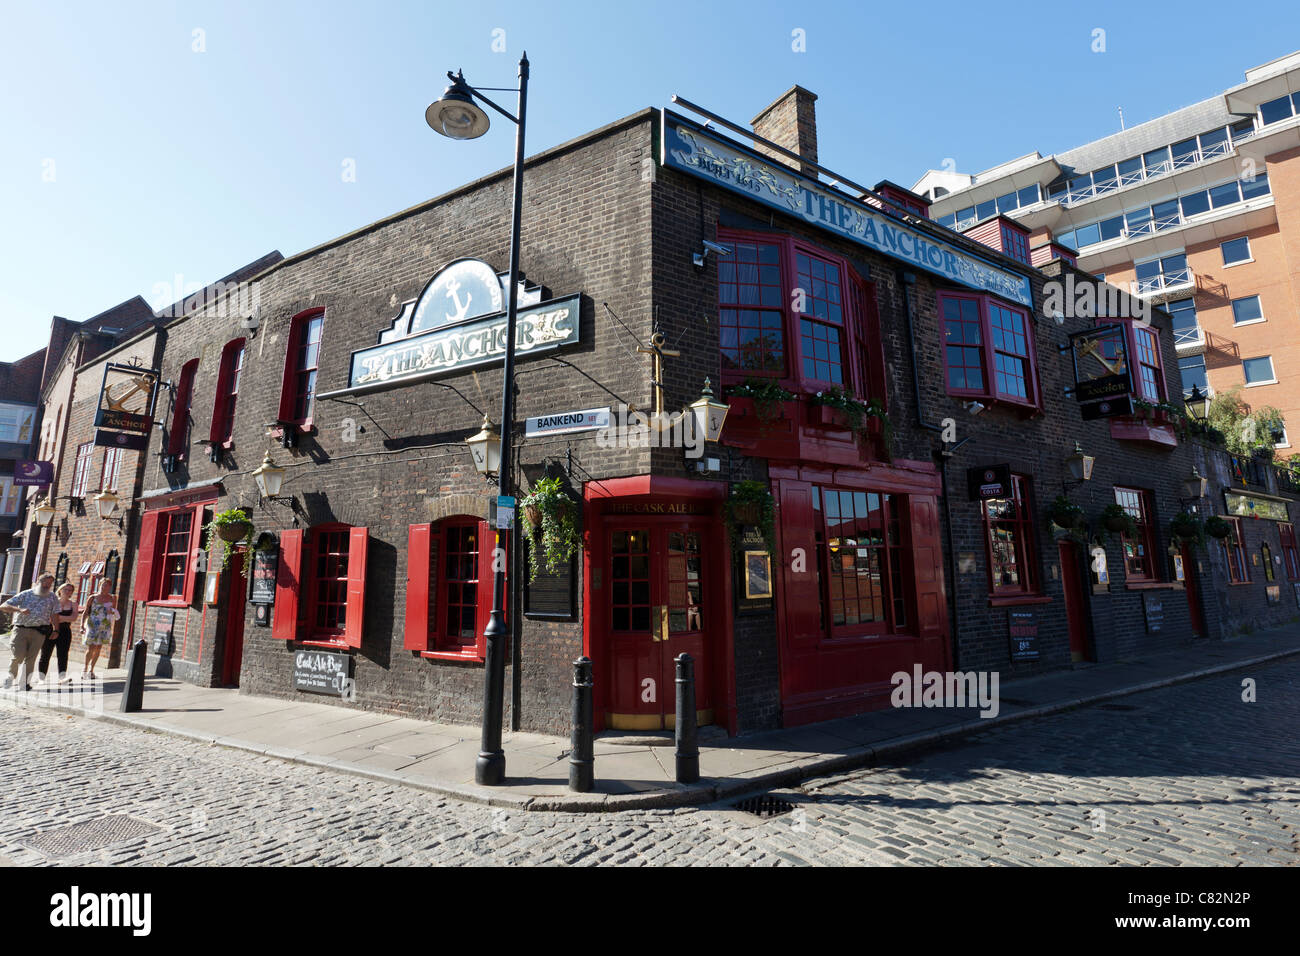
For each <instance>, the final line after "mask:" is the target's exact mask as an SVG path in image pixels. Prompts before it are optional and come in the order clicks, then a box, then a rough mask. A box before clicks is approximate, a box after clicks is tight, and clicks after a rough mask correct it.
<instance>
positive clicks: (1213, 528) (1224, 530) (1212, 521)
mask: <svg viewBox="0 0 1300 956" xmlns="http://www.w3.org/2000/svg"><path fill="white" fill-rule="evenodd" d="M1205 533H1206V534H1208V535H1209V536H1210V537H1211V538H1219V539H1223V538H1226V537H1228V535H1230V534H1232V525H1230V524H1228V522H1227V521H1225V520H1224V519H1223V518H1221V517H1219V516H1218V515H1211V516H1210V517H1208V518H1206V519H1205Z"/></svg>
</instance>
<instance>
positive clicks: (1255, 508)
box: [1223, 491, 1291, 521]
mask: <svg viewBox="0 0 1300 956" xmlns="http://www.w3.org/2000/svg"><path fill="white" fill-rule="evenodd" d="M1223 503H1224V505H1225V506H1226V507H1227V511H1228V514H1230V515H1234V516H1236V517H1238V518H1267V519H1269V520H1270V521H1290V520H1291V519H1290V517H1289V516H1288V514H1287V507H1286V501H1284V500H1282V499H1280V498H1265V497H1262V496H1260V495H1243V494H1241V493H1240V492H1238V491H1225V492H1224V493H1223Z"/></svg>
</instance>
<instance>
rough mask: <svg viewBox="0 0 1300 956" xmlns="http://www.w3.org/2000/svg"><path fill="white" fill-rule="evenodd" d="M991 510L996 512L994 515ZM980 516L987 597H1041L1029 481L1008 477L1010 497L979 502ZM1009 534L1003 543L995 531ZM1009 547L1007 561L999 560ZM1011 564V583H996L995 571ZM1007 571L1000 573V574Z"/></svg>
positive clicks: (997, 577)
mask: <svg viewBox="0 0 1300 956" xmlns="http://www.w3.org/2000/svg"><path fill="white" fill-rule="evenodd" d="M995 509H997V510H996V513H995ZM980 511H981V512H982V514H983V516H984V554H985V558H986V560H987V562H988V583H989V594H991V595H993V596H995V597H1010V596H1020V595H1024V596H1037V595H1039V594H1041V591H1042V585H1041V583H1040V580H1039V570H1038V560H1037V558H1038V555H1037V547H1036V541H1035V537H1034V532H1035V527H1036V526H1035V524H1034V504H1033V487H1032V481H1031V479H1030V478H1029V477H1027V476H1025V475H1018V474H1012V476H1011V496H1010V497H1009V498H990V499H985V500H984V501H983V502H981V507H980ZM1002 530H1005V531H1006V532H1009V536H1008V537H1007V539H1006V540H1005V541H1000V540H998V537H997V534H998V532H999V531H1002ZM1008 545H1009V547H1010V554H1009V559H1007V560H1000V559H999V554H1000V553H1005V552H1006V548H1007V546H1008ZM1007 565H1014V566H1015V568H1016V572H1015V573H1016V578H1017V580H1016V581H1014V582H1006V583H1004V582H1002V581H1000V580H999V577H1000V576H1002V575H999V573H998V569H999V568H1003V567H1005V566H1007ZM1007 573H1009V572H1005V571H1004V572H1003V575H1005V574H1007Z"/></svg>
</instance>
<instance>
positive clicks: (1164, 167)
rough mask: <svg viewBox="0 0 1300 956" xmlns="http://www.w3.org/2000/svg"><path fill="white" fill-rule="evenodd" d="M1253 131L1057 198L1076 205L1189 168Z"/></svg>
mask: <svg viewBox="0 0 1300 956" xmlns="http://www.w3.org/2000/svg"><path fill="white" fill-rule="evenodd" d="M1253 135H1254V133H1253V132H1252V133H1248V134H1246V135H1244V136H1236V137H1233V139H1231V140H1226V139H1225V140H1224V141H1223V142H1221V143H1215V144H1213V145H1212V146H1207V147H1204V148H1199V149H1194V150H1192V151H1191V152H1190V153H1184V154H1183V155H1181V156H1179V157H1177V158H1176V159H1162V160H1160V161H1159V162H1155V163H1152V164H1151V165H1149V166H1144V167H1143V168H1142V169H1137V170H1134V171H1133V172H1131V173H1122V174H1120V175H1119V176H1118V177H1117V178H1116V179H1109V180H1107V181H1106V182H1103V183H1091V184H1089V185H1087V186H1077V187H1072V188H1071V189H1069V190H1068V191H1067V192H1065V193H1064V194H1062V195H1061V196H1060V197H1059V198H1060V200H1061V203H1062V205H1065V206H1075V205H1078V204H1079V203H1081V202H1087V201H1088V200H1090V199H1096V198H1097V197H1098V196H1104V195H1106V194H1107V193H1112V192H1114V191H1115V190H1117V189H1121V188H1123V187H1125V186H1134V185H1136V184H1137V183H1140V182H1142V181H1143V180H1146V179H1156V178H1158V177H1160V176H1167V175H1168V174H1169V173H1172V172H1176V171H1178V170H1180V169H1191V168H1192V167H1193V166H1199V165H1200V164H1201V163H1207V162H1209V161H1210V160H1213V159H1218V158H1219V157H1220V156H1227V155H1229V154H1230V153H1231V152H1232V151H1233V149H1235V148H1236V145H1237V144H1238V143H1241V142H1244V141H1245V140H1247V139H1249V138H1250V137H1251V136H1253Z"/></svg>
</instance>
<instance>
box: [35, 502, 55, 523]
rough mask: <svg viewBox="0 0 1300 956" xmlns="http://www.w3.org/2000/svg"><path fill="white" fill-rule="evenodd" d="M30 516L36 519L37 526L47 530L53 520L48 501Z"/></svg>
mask: <svg viewBox="0 0 1300 956" xmlns="http://www.w3.org/2000/svg"><path fill="white" fill-rule="evenodd" d="M32 516H33V517H34V518H35V519H36V524H37V525H39V526H40V527H42V528H48V527H49V526H50V522H52V521H53V520H54V507H53V505H51V504H50V503H49V502H48V501H43V502H41V504H39V505H38V506H37V507H36V510H35V512H34V513H33V515H32Z"/></svg>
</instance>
